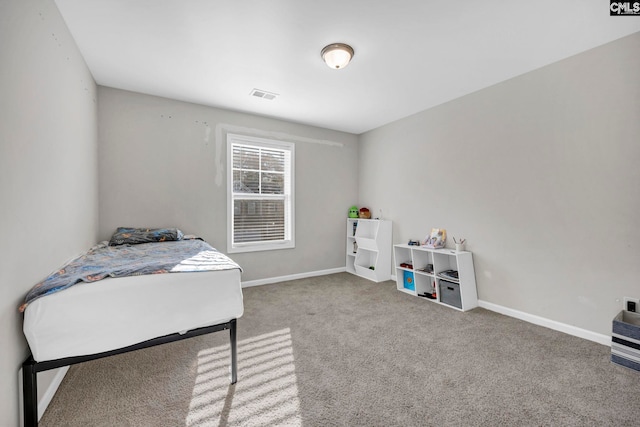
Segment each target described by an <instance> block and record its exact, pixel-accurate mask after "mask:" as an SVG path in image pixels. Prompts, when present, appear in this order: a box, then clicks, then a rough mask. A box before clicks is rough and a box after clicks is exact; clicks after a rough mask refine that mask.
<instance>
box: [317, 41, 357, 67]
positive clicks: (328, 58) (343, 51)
mask: <svg viewBox="0 0 640 427" xmlns="http://www.w3.org/2000/svg"><path fill="white" fill-rule="evenodd" d="M320 54H321V56H322V59H323V60H324V62H326V63H327V65H328V66H329V68H333V69H335V70H339V69H340V68H344V67H346V66H347V65H349V61H351V58H353V54H354V52H353V48H352V47H351V46H349V45H348V44H344V43H332V44H330V45H328V46H325V47H324V49H322V52H321V53H320Z"/></svg>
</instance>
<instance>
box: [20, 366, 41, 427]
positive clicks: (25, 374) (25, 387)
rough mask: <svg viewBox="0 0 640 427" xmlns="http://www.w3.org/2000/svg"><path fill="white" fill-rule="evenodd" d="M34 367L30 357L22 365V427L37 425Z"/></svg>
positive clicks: (36, 385) (36, 389)
mask: <svg viewBox="0 0 640 427" xmlns="http://www.w3.org/2000/svg"><path fill="white" fill-rule="evenodd" d="M35 365H36V362H35V360H33V357H31V356H29V358H28V359H27V360H25V362H24V363H23V364H22V396H23V402H22V403H23V406H24V411H23V414H24V427H37V425H38V377H37V372H36V369H35Z"/></svg>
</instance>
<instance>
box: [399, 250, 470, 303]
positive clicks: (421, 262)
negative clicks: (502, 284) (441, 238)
mask: <svg viewBox="0 0 640 427" xmlns="http://www.w3.org/2000/svg"><path fill="white" fill-rule="evenodd" d="M393 256H394V267H395V272H396V284H397V289H398V290H399V291H401V292H405V293H408V294H410V295H413V296H420V297H422V298H423V299H426V300H428V301H431V302H434V303H437V304H443V305H446V306H448V307H451V308H454V309H456V310H460V311H468V310H471V309H473V308H475V307H477V306H478V293H477V290H476V275H475V271H474V268H473V254H472V253H471V252H468V251H455V250H452V249H431V248H426V247H423V246H410V245H394V246H393ZM402 265H408V266H402ZM428 265H432V266H433V268H432V270H431V271H425V270H429V269H427V266H428ZM446 270H454V271H457V272H458V279H453V278H444V277H442V276H441V273H442V272H443V271H446ZM405 276H406V277H407V278H410V279H411V280H410V281H408V280H405ZM411 283H412V284H411ZM412 286H413V289H412V288H411V287H412ZM434 289H435V295H436V297H435V299H429V298H427V297H424V295H433V293H434Z"/></svg>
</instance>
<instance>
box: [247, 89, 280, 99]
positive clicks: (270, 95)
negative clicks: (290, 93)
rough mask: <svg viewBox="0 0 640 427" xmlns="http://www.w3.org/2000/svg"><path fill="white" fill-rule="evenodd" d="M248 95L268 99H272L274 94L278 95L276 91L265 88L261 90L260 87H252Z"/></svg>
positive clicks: (274, 96)
mask: <svg viewBox="0 0 640 427" xmlns="http://www.w3.org/2000/svg"><path fill="white" fill-rule="evenodd" d="M250 95H252V96H256V97H258V98H264V99H268V100H269V101H271V100H272V99H275V98H276V96H278V94H277V93H271V92H267V91H266V90H262V89H253V90H252V91H251V93H250Z"/></svg>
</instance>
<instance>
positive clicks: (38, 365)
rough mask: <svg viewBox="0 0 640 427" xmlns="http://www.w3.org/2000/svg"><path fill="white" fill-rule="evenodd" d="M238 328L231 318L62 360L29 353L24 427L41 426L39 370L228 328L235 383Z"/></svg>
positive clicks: (24, 374)
mask: <svg viewBox="0 0 640 427" xmlns="http://www.w3.org/2000/svg"><path fill="white" fill-rule="evenodd" d="M236 328H237V321H236V319H232V320H230V321H228V322H226V323H220V324H218V325H212V326H205V327H203V328H198V329H193V330H191V331H188V332H186V333H184V334H177V333H176V334H170V335H165V336H163V337H158V338H153V339H150V340H148V341H144V342H141V343H138V344H134V345H130V346H128V347H123V348H119V349H116V350H110V351H105V352H103V353H98V354H91V355H88V356H76V357H65V358H63V359H56V360H46V361H43V362H36V361H35V360H33V356H32V355H29V357H28V358H27V360H25V361H24V363H23V364H22V394H23V397H24V399H23V401H24V427H37V426H38V379H37V375H36V374H37V373H38V372H43V371H48V370H50V369H55V368H61V367H63V366H69V365H75V364H76V363H82V362H88V361H90V360H96V359H102V358H103V357H108V356H114V355H116V354H122V353H128V352H130V351H135V350H140V349H143V348H148V347H153V346H156V345H160V344H167V343H170V342H174V341H180V340H183V339H187V338H192V337H197V336H199V335H205V334H209V333H212V332H218V331H223V330H225V329H228V330H229V337H230V340H231V384H235V383H236V381H237V380H238V366H237V365H238V358H237V349H236V341H237V338H236Z"/></svg>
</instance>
